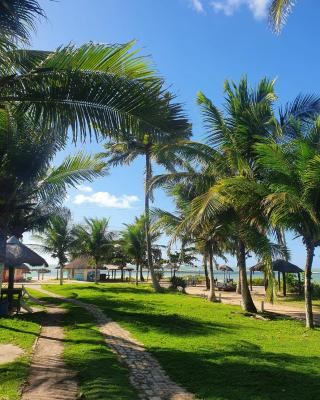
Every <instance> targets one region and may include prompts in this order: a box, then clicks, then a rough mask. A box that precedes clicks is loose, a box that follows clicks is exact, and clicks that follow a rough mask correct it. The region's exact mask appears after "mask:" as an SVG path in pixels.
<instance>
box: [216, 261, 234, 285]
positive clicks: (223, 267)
mask: <svg viewBox="0 0 320 400" xmlns="http://www.w3.org/2000/svg"><path fill="white" fill-rule="evenodd" d="M217 270H219V271H223V280H224V281H225V280H226V276H227V277H228V274H229V279H230V272H233V269H232V268H231V267H229V265H227V264H221V265H218V266H217Z"/></svg>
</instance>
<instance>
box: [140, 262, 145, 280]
mask: <svg viewBox="0 0 320 400" xmlns="http://www.w3.org/2000/svg"><path fill="white" fill-rule="evenodd" d="M140 281H141V282H144V276H143V271H142V265H140Z"/></svg>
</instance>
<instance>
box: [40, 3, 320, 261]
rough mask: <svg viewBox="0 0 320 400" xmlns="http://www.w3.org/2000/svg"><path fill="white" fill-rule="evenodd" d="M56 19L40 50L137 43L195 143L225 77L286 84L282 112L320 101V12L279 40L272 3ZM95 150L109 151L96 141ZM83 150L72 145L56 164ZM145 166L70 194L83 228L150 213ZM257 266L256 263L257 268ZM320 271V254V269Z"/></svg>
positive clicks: (121, 9)
mask: <svg viewBox="0 0 320 400" xmlns="http://www.w3.org/2000/svg"><path fill="white" fill-rule="evenodd" d="M40 3H41V5H42V6H43V8H44V9H45V11H46V13H47V17H48V21H41V22H40V23H39V24H38V30H37V33H36V34H35V35H34V37H33V40H32V47H33V48H37V49H55V48H56V47H58V46H59V45H61V44H67V43H70V42H73V43H75V44H77V45H80V44H82V43H85V42H88V41H94V42H104V43H123V42H127V41H130V40H132V39H136V40H137V47H138V48H141V51H142V53H143V54H145V55H150V56H151V58H152V60H153V62H154V63H155V65H156V66H157V68H158V70H159V71H160V73H161V75H162V76H163V77H164V78H165V79H166V82H167V84H168V86H170V88H171V90H174V91H175V92H176V93H177V95H178V100H179V101H181V102H182V103H183V104H184V105H185V109H186V112H187V114H188V116H189V118H190V120H191V122H192V124H193V132H194V137H195V138H196V139H198V140H201V139H204V137H205V133H204V130H203V128H202V124H201V117H200V114H199V110H198V108H197V106H196V104H195V97H196V93H197V91H198V90H202V91H203V92H204V93H205V94H206V95H207V96H209V97H210V98H211V99H212V100H213V101H214V102H215V103H216V104H218V105H219V104H222V102H223V82H224V80H225V79H233V80H235V81H238V80H239V79H240V77H241V76H242V75H243V74H247V76H248V78H249V81H250V82H251V84H252V85H254V84H255V83H256V82H257V81H258V80H259V79H261V78H262V77H264V76H267V77H270V78H277V84H276V91H277V94H278V96H279V105H280V104H284V103H285V102H287V101H289V100H291V99H293V98H294V97H295V96H296V95H297V94H298V93H300V92H302V93H313V92H315V93H319V92H320V87H319V85H320V83H319V65H318V63H319V56H318V38H319V37H320V25H319V24H318V21H319V17H320V5H319V6H318V7H315V2H314V0H313V1H312V0H304V1H303V2H302V1H301V2H298V4H297V6H296V7H295V9H294V13H293V14H292V15H291V16H290V18H289V21H288V25H287V26H286V27H285V29H284V31H283V33H282V34H281V35H280V36H275V35H274V34H273V33H272V32H271V31H270V29H269V27H268V23H267V19H266V8H267V5H268V0H216V1H214V0H90V1H88V0H68V1H62V0H60V1H49V0H41V1H40ZM81 148H84V149H85V150H86V151H89V152H96V151H100V150H101V145H99V144H96V143H87V144H85V145H84V146H82V147H81ZM74 151H75V147H74V146H73V145H71V144H70V145H69V146H68V148H67V149H66V150H65V151H64V152H62V153H61V154H59V155H58V158H57V161H59V160H62V158H63V156H64V155H66V154H69V153H71V152H74ZM142 174H143V162H142V160H139V161H137V162H136V163H134V164H133V165H132V166H130V167H121V168H115V169H113V170H112V171H110V175H109V176H107V177H104V178H101V179H99V180H97V181H95V182H94V183H92V184H89V185H86V187H85V188H80V189H77V190H75V189H72V190H70V193H69V194H70V197H69V199H68V200H67V202H66V204H67V206H68V207H70V208H71V210H72V212H73V214H74V218H75V220H80V219H81V218H82V217H83V216H87V217H94V216H97V217H102V216H106V217H110V221H111V226H112V227H113V228H114V229H121V226H122V224H123V223H126V222H131V221H132V220H133V218H134V216H136V215H139V214H141V213H142V212H143V175H142ZM155 205H156V206H157V207H161V208H164V209H171V208H172V203H171V201H170V199H168V198H166V196H165V195H164V193H162V192H161V191H158V192H157V193H156V201H155ZM289 245H290V248H291V251H292V260H293V261H295V262H296V263H298V264H299V265H303V262H304V249H303V248H302V246H301V244H300V243H299V240H294V241H292V240H291V239H290V240H289ZM252 262H253V260H250V261H249V264H251V263H252ZM317 265H318V256H317V258H316V261H315V266H317Z"/></svg>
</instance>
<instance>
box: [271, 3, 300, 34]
mask: <svg viewBox="0 0 320 400" xmlns="http://www.w3.org/2000/svg"><path fill="white" fill-rule="evenodd" d="M295 4H296V0H272V1H271V4H270V7H269V19H270V22H271V26H272V27H273V29H274V30H275V32H276V33H280V32H281V29H282V27H283V25H284V24H285V23H286V21H287V18H288V16H289V15H290V13H291V11H292V8H293V7H294V6H295Z"/></svg>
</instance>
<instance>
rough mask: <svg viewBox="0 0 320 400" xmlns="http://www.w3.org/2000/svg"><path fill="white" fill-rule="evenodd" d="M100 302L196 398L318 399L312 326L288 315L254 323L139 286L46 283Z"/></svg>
mask: <svg viewBox="0 0 320 400" xmlns="http://www.w3.org/2000/svg"><path fill="white" fill-rule="evenodd" d="M46 289H48V290H52V291H53V290H54V291H56V292H59V293H63V294H64V295H66V296H70V297H77V298H80V299H82V300H84V301H87V302H92V303H94V304H96V305H98V306H100V307H101V308H102V309H103V310H104V311H105V313H106V314H107V315H109V316H111V317H112V318H113V319H114V320H116V321H118V322H119V323H120V324H121V325H122V326H124V327H125V328H127V329H129V330H130V331H131V332H132V333H133V334H134V336H135V337H137V338H138V339H140V340H141V341H142V342H143V343H144V344H145V345H146V347H147V348H148V349H149V350H150V351H151V352H152V353H153V354H154V355H155V356H156V357H157V358H158V360H159V361H160V363H161V364H162V365H163V366H164V368H165V369H166V371H167V372H168V373H169V375H170V376H171V377H172V378H173V379H174V380H176V381H178V382H179V383H181V384H182V385H183V386H184V387H186V388H187V389H188V390H189V391H191V392H193V393H195V394H196V395H197V397H198V398H200V399H215V400H217V399H224V400H237V399H239V400H240V399H241V400H244V399H245V400H249V399H252V400H253V399H254V400H258V399H259V400H260V399H261V400H262V399H263V400H269V399H270V400H271V399H272V400H273V399H274V400H278V399H280V398H281V399H284V400H285V399H290V400H293V399H294V400H299V399H301V400H302V399H304V400H308V399H310V400H311V399H317V398H320V346H319V343H320V330H319V329H316V330H315V331H313V332H311V331H309V332H307V331H305V329H304V327H303V324H302V323H300V322H297V321H292V320H284V319H282V320H281V319H280V320H273V321H263V320H256V319H253V318H250V317H248V316H245V315H243V314H242V313H241V310H240V309H239V308H238V307H234V306H229V305H225V304H210V303H208V302H207V301H206V300H205V299H201V298H195V297H191V296H187V295H182V294H170V293H166V294H161V295H157V294H154V293H152V291H151V289H150V288H149V287H147V286H140V287H139V288H138V289H137V288H135V287H134V286H133V285H119V284H114V285H112V284H100V285H98V286H95V285H91V284H88V285H65V286H64V287H63V288H60V287H59V286H56V285H52V286H50V285H48V286H47V287H46Z"/></svg>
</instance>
